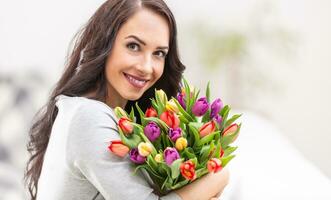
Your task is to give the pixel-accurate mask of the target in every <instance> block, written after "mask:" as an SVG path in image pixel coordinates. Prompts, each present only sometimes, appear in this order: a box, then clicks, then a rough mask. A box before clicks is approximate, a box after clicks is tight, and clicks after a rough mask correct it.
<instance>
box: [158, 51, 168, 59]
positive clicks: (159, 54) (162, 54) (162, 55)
mask: <svg viewBox="0 0 331 200" xmlns="http://www.w3.org/2000/svg"><path fill="white" fill-rule="evenodd" d="M155 55H156V56H158V57H161V58H164V57H166V53H165V52H164V51H157V52H155Z"/></svg>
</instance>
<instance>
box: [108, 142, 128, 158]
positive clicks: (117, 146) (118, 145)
mask: <svg viewBox="0 0 331 200" xmlns="http://www.w3.org/2000/svg"><path fill="white" fill-rule="evenodd" d="M108 149H109V150H110V151H111V152H113V153H114V154H116V155H118V156H120V157H124V156H125V155H126V154H128V152H129V150H130V149H129V147H127V146H125V145H124V144H123V142H122V141H121V140H113V141H111V142H110V145H109V146H108Z"/></svg>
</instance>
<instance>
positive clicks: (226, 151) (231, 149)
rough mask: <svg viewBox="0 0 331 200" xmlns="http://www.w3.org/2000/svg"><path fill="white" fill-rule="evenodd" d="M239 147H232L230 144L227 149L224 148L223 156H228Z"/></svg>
mask: <svg viewBox="0 0 331 200" xmlns="http://www.w3.org/2000/svg"><path fill="white" fill-rule="evenodd" d="M237 148H238V147H231V146H228V147H227V148H226V149H224V155H223V157H227V156H228V155H230V154H231V153H233V152H234V151H235V150H236V149H237Z"/></svg>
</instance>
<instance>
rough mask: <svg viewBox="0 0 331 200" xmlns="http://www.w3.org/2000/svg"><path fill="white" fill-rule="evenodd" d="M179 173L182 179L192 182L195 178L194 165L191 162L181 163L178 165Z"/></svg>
mask: <svg viewBox="0 0 331 200" xmlns="http://www.w3.org/2000/svg"><path fill="white" fill-rule="evenodd" d="M180 173H181V174H182V176H183V177H184V178H186V179H188V180H194V179H195V178H196V174H195V164H194V163H193V162H192V161H191V160H188V161H186V162H183V163H182V164H181V165H180Z"/></svg>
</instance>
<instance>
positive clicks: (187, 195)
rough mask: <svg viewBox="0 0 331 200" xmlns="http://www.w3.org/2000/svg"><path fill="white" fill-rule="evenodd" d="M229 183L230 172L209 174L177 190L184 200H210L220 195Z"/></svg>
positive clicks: (223, 171) (224, 170) (225, 170)
mask: <svg viewBox="0 0 331 200" xmlns="http://www.w3.org/2000/svg"><path fill="white" fill-rule="evenodd" d="M228 182H229V171H228V170H227V169H226V168H224V169H223V170H222V171H220V172H218V173H209V174H207V175H205V176H203V177H202V178H200V179H198V180H196V181H194V182H193V183H191V184H189V185H187V186H185V187H183V188H181V189H179V190H176V191H175V192H176V193H177V194H178V195H179V196H180V197H181V198H182V199H183V200H195V199H196V200H209V199H211V198H213V197H216V196H218V195H220V194H221V193H222V191H223V189H224V187H225V186H226V185H227V184H228Z"/></svg>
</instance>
